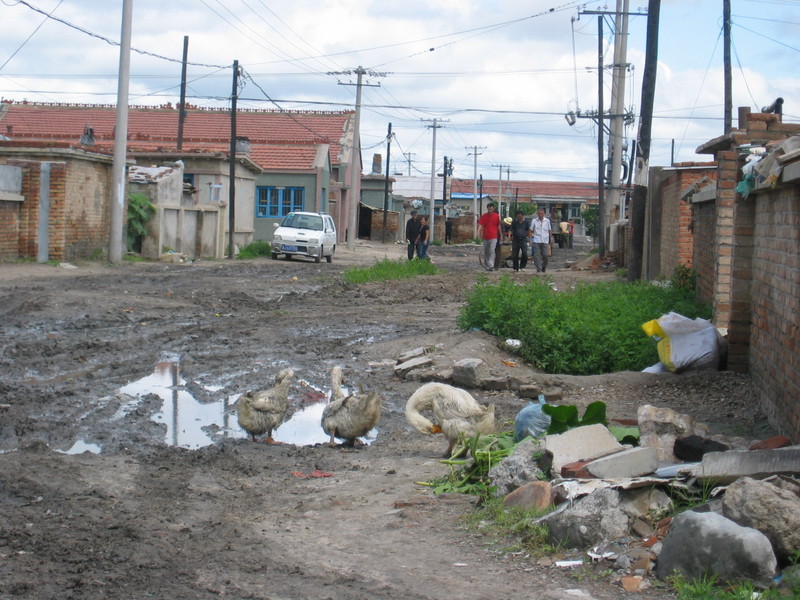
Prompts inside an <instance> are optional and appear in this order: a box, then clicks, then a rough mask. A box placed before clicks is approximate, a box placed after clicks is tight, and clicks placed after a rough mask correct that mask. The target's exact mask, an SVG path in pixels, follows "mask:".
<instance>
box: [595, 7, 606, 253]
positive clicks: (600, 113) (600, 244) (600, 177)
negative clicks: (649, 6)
mask: <svg viewBox="0 0 800 600" xmlns="http://www.w3.org/2000/svg"><path fill="white" fill-rule="evenodd" d="M604 119H605V116H604V109H603V15H597V204H598V207H597V250H598V252H597V253H598V255H599V256H600V258H603V257H604V256H605V255H606V197H605V185H606V178H605V166H606V165H605V162H606V161H605V153H604V152H603V133H604V131H603V123H604V122H605V121H604Z"/></svg>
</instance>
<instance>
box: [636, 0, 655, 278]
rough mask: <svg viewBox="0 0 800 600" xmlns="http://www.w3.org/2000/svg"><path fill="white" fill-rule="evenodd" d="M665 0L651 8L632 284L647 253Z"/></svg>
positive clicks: (645, 67)
mask: <svg viewBox="0 0 800 600" xmlns="http://www.w3.org/2000/svg"><path fill="white" fill-rule="evenodd" d="M660 12H661V0H650V2H649V4H648V8H647V45H646V50H645V59H644V75H643V76H642V112H641V115H640V116H639V141H638V143H637V144H636V153H637V155H636V176H635V179H634V185H633V199H632V201H631V252H630V255H629V257H628V258H629V260H628V281H636V280H637V279H640V278H641V276H642V255H643V254H644V224H645V213H646V209H647V189H648V175H649V169H650V137H651V129H652V124H653V104H654V101H655V93H656V72H657V69H658V21H659V14H660Z"/></svg>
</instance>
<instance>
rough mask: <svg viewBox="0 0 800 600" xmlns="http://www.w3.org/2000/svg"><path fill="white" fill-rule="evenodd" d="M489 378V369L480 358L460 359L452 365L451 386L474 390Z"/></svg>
mask: <svg viewBox="0 0 800 600" xmlns="http://www.w3.org/2000/svg"><path fill="white" fill-rule="evenodd" d="M488 377H489V367H487V366H486V363H485V362H483V360H481V359H480V358H462V359H461V360H459V361H458V362H456V363H455V364H454V365H453V385H455V386H456V387H465V388H471V389H476V388H479V387H480V382H481V380H483V379H486V378H488Z"/></svg>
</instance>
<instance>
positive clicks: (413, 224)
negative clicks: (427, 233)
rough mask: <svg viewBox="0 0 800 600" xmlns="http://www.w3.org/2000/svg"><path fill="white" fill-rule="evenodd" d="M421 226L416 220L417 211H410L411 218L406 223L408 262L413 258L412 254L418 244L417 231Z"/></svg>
mask: <svg viewBox="0 0 800 600" xmlns="http://www.w3.org/2000/svg"><path fill="white" fill-rule="evenodd" d="M421 226H422V225H421V224H420V220H419V219H418V218H417V211H415V210H412V211H411V218H410V219H409V220H408V221H406V244H408V260H412V259H413V258H414V252H415V251H416V250H417V244H418V243H419V230H420V227H421Z"/></svg>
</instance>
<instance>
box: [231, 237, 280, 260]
mask: <svg viewBox="0 0 800 600" xmlns="http://www.w3.org/2000/svg"><path fill="white" fill-rule="evenodd" d="M271 254H272V245H271V244H270V243H269V242H264V241H258V242H250V243H249V244H247V245H246V246H244V247H242V249H241V250H239V254H238V255H237V256H236V258H238V259H248V258H256V257H258V256H270V255H271Z"/></svg>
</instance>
